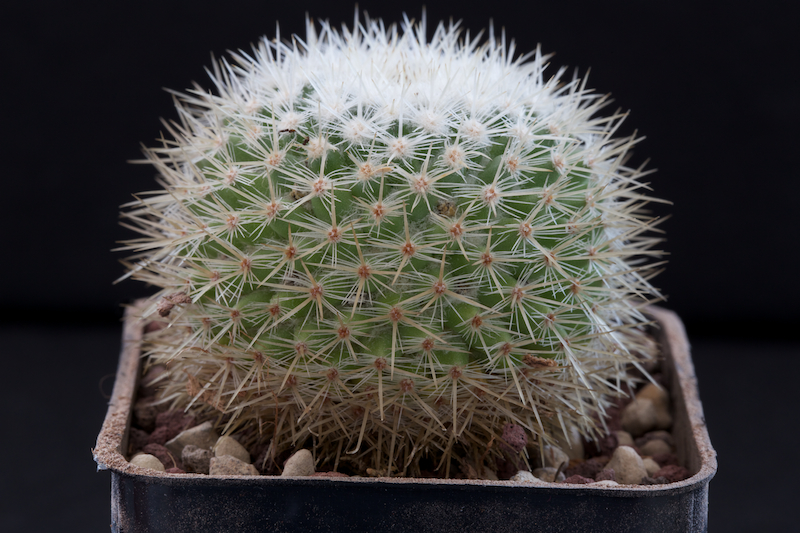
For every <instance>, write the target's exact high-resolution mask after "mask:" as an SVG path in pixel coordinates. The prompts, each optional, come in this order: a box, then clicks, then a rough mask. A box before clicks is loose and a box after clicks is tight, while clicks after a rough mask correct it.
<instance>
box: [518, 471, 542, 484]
mask: <svg viewBox="0 0 800 533" xmlns="http://www.w3.org/2000/svg"><path fill="white" fill-rule="evenodd" d="M511 481H516V482H518V483H531V484H533V485H544V484H545V482H544V481H542V480H541V479H539V478H538V477H536V476H534V475H533V474H531V473H530V472H528V471H527V470H520V471H519V472H517V473H516V474H514V476H513V477H512V478H511Z"/></svg>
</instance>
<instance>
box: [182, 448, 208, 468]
mask: <svg viewBox="0 0 800 533" xmlns="http://www.w3.org/2000/svg"><path fill="white" fill-rule="evenodd" d="M213 455H214V454H212V453H211V450H206V449H205V448H199V447H197V446H195V445H194V444H188V445H186V446H184V447H183V452H181V462H182V463H183V466H184V467H185V468H186V471H187V472H196V473H198V474H208V473H209V472H210V469H211V457H213Z"/></svg>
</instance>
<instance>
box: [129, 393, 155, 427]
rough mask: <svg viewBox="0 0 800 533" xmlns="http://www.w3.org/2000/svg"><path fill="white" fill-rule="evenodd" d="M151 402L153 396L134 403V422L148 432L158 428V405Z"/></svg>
mask: <svg viewBox="0 0 800 533" xmlns="http://www.w3.org/2000/svg"><path fill="white" fill-rule="evenodd" d="M151 402H152V399H151V398H145V399H143V400H139V401H137V402H136V403H135V404H133V422H134V424H136V425H137V426H139V427H140V428H142V429H143V430H144V431H147V432H152V431H153V430H154V429H156V417H157V416H158V407H156V406H155V405H153V404H152V403H151Z"/></svg>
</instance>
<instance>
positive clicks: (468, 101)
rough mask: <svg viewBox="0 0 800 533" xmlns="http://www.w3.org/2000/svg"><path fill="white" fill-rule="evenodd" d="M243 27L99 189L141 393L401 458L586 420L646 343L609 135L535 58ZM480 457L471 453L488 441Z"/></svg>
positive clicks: (350, 451)
mask: <svg viewBox="0 0 800 533" xmlns="http://www.w3.org/2000/svg"><path fill="white" fill-rule="evenodd" d="M425 35H426V33H425V27H424V24H420V25H414V24H413V23H412V22H409V21H408V20H406V21H405V24H403V25H402V26H401V27H400V28H398V27H396V26H391V27H389V28H385V27H384V25H383V23H382V22H380V21H374V20H367V21H364V22H362V23H360V24H357V25H356V26H355V27H354V28H353V29H352V30H348V29H343V30H342V31H341V32H339V31H336V30H334V29H332V28H331V27H330V26H329V25H328V24H326V23H323V24H322V25H321V27H320V28H319V29H317V28H315V26H314V25H313V23H308V24H307V36H306V39H305V40H300V39H299V38H293V40H292V41H291V43H285V42H281V41H280V39H279V38H276V39H275V40H272V41H270V40H267V39H264V40H262V41H261V42H260V43H259V44H258V46H257V47H255V48H254V49H253V50H252V52H250V53H244V52H240V53H237V54H233V55H232V56H231V58H230V59H222V60H220V61H219V62H217V63H216V64H215V65H214V66H213V71H211V72H210V75H211V79H212V81H213V85H214V88H215V93H211V92H207V91H204V90H202V89H201V88H199V87H197V88H196V89H195V90H192V91H189V92H188V93H187V94H180V95H177V98H176V106H177V110H178V114H179V119H178V120H177V121H173V122H170V123H167V124H166V128H167V129H168V131H169V134H170V135H171V137H172V138H171V139H170V140H166V139H164V140H162V142H161V144H160V146H158V147H154V148H148V149H145V154H146V157H147V160H148V161H149V162H150V163H152V165H153V166H154V167H155V168H156V169H157V170H158V172H159V179H160V182H161V184H162V185H163V190H161V191H157V192H153V193H148V194H145V195H142V196H141V197H140V198H138V199H137V200H136V201H135V202H132V203H131V204H129V205H127V206H125V208H124V211H123V219H124V223H125V224H126V225H127V226H128V227H131V228H133V229H135V230H137V231H138V232H139V233H140V234H141V238H140V239H137V240H134V241H130V242H128V243H127V245H126V247H125V248H126V249H128V250H132V251H133V252H134V253H135V255H134V256H133V257H132V258H131V259H130V260H129V261H128V262H127V265H128V266H129V274H128V275H129V276H132V277H134V278H137V279H141V280H144V281H146V282H149V283H151V284H153V285H155V286H157V287H159V288H160V289H161V290H160V291H159V292H158V293H157V294H156V295H154V297H153V298H152V300H151V303H150V305H149V307H148V308H147V309H146V311H145V313H144V315H145V317H146V318H147V319H148V320H153V319H154V318H155V319H156V320H161V321H162V322H165V323H166V324H167V325H168V326H169V327H165V328H163V329H161V330H158V331H156V332H154V333H152V334H151V338H150V343H149V345H148V346H149V348H148V349H149V352H148V353H149V357H150V361H152V362H156V363H158V362H160V363H168V368H169V372H168V373H167V379H165V380H164V387H163V397H164V399H165V400H166V401H173V402H175V403H176V404H177V405H182V406H186V407H188V408H192V409H194V410H196V412H198V413H200V414H201V415H204V416H208V417H212V416H217V417H218V421H219V422H220V423H222V424H224V428H225V430H226V431H227V432H234V431H242V432H244V434H245V435H246V438H247V439H251V440H262V441H270V453H271V456H272V457H275V456H276V455H277V454H280V453H281V452H283V451H285V450H287V449H289V448H291V447H293V446H296V445H298V444H302V443H308V442H311V443H312V445H313V449H314V452H315V455H316V458H317V461H318V462H329V463H330V464H332V465H338V463H339V462H340V461H342V460H344V458H347V459H349V460H358V461H361V462H362V463H365V464H367V465H369V466H373V467H374V468H376V469H380V468H383V469H384V470H385V471H386V472H387V473H391V472H397V473H401V474H406V475H413V474H417V473H419V466H418V464H419V460H420V459H421V458H423V457H432V458H435V461H436V465H437V466H439V467H443V468H442V473H443V475H448V474H449V468H450V459H453V458H463V457H465V456H470V454H472V455H475V456H476V457H477V456H481V457H482V455H481V454H485V453H486V448H487V443H489V442H490V441H491V440H492V439H493V438H495V437H499V436H500V434H501V433H502V428H503V425H504V424H506V423H509V422H511V423H514V424H518V425H521V426H522V427H524V428H525V429H526V430H527V431H528V432H529V433H530V436H531V437H533V438H537V439H539V440H540V441H541V440H545V441H548V440H550V439H552V438H553V436H554V435H555V434H556V433H559V432H563V433H566V434H568V432H569V430H570V427H575V428H577V429H578V430H579V431H580V432H581V433H582V434H584V436H587V437H589V438H592V437H596V436H598V435H599V434H601V432H602V424H603V417H604V415H603V413H604V411H605V409H606V408H607V407H608V406H609V405H610V402H611V401H612V400H613V398H614V397H615V396H618V395H620V394H621V391H622V389H623V387H624V385H625V384H626V383H628V382H630V381H631V379H633V378H632V377H631V376H630V375H629V373H628V368H629V367H630V366H631V364H633V365H638V363H639V362H640V361H642V360H643V359H647V358H650V357H653V356H654V347H653V345H652V343H651V342H650V341H649V340H648V337H647V335H646V334H645V332H644V328H643V325H644V324H645V323H646V322H647V319H646V318H645V316H644V315H643V313H642V307H643V306H644V305H646V304H647V303H648V300H650V301H652V300H654V299H658V298H659V295H658V294H657V292H656V291H655V290H654V289H653V288H652V287H651V286H650V284H649V283H648V279H649V278H650V277H651V276H652V275H653V274H654V272H655V269H656V264H654V263H652V262H648V261H647V259H648V258H650V257H653V256H657V255H658V252H656V251H654V250H653V249H652V248H653V246H654V244H655V243H657V242H658V239H655V238H652V237H650V236H648V235H647V231H648V230H651V229H652V228H653V226H654V225H655V223H656V219H655V218H653V217H650V216H648V215H647V214H646V213H645V211H644V210H643V206H645V204H647V203H648V202H649V201H651V200H652V199H651V198H648V197H647V196H646V195H645V193H644V192H643V191H642V189H643V188H644V184H643V183H642V182H641V181H640V179H641V178H642V177H643V176H644V175H645V174H646V172H644V171H643V170H642V169H640V168H629V167H627V166H626V164H625V162H626V159H627V157H628V155H629V151H630V149H631V147H632V146H633V145H634V144H635V143H636V142H637V141H638V140H639V139H637V138H634V137H628V138H614V137H613V134H614V132H615V130H617V128H618V126H619V124H620V122H621V121H622V119H623V115H622V114H620V113H616V114H613V115H611V116H608V117H599V116H596V114H597V111H598V110H599V109H601V108H602V107H604V106H605V105H606V104H607V103H608V100H607V98H606V97H599V96H597V95H595V94H593V93H592V92H591V91H590V90H589V89H587V87H586V84H585V81H582V80H580V79H577V78H574V79H571V80H569V81H564V80H562V79H561V78H562V74H563V73H564V70H563V69H562V70H559V71H558V72H557V73H556V74H555V75H553V76H545V73H544V70H545V67H546V64H545V63H546V61H547V59H548V57H547V56H543V55H542V54H541V52H540V51H539V49H537V50H536V51H534V52H533V53H530V54H527V55H524V56H521V57H516V58H515V57H514V56H515V54H514V45H513V43H511V44H509V45H507V44H506V42H505V37H504V36H503V38H502V39H500V40H499V41H498V40H496V39H495V38H494V35H492V34H490V37H489V40H488V42H485V43H481V41H480V39H479V38H471V37H470V35H469V34H468V33H467V34H466V36H465V37H463V38H462V36H461V34H460V31H459V29H458V25H453V24H451V25H449V26H445V25H439V26H438V27H437V28H436V30H435V32H434V34H433V38H432V39H431V40H430V41H427V40H426V37H425ZM495 449H496V447H495Z"/></svg>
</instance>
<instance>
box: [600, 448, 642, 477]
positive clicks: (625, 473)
mask: <svg viewBox="0 0 800 533" xmlns="http://www.w3.org/2000/svg"><path fill="white" fill-rule="evenodd" d="M606 468H607V469H608V468H610V469H612V470H614V476H615V477H616V479H617V483H620V484H621V485H638V484H639V483H641V482H642V478H644V477H645V476H646V475H647V470H645V468H644V463H643V462H642V458H641V457H639V454H638V453H636V450H634V449H633V448H631V447H630V446H620V447H619V448H617V449H616V450H614V455H612V456H611V460H610V461H609V462H608V464H607V465H606Z"/></svg>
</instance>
